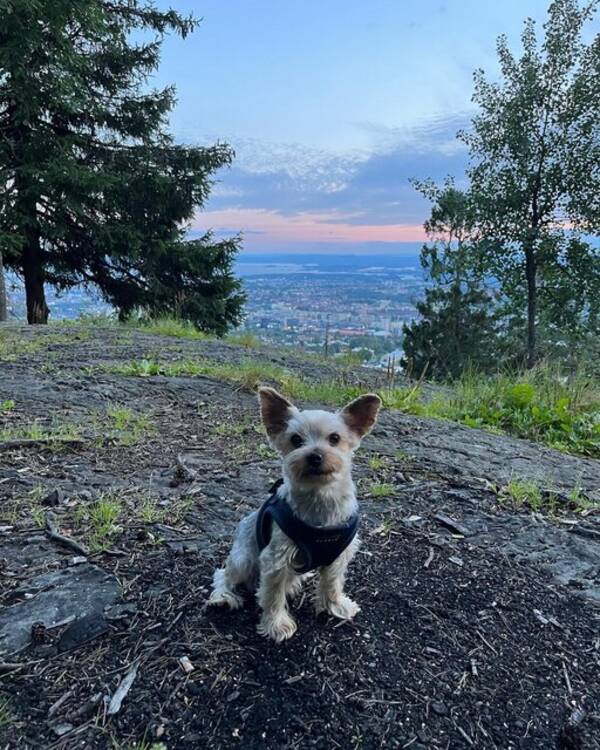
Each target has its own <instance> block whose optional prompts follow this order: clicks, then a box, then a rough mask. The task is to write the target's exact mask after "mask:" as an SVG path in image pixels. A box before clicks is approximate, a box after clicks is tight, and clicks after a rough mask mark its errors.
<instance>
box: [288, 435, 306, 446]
mask: <svg viewBox="0 0 600 750" xmlns="http://www.w3.org/2000/svg"><path fill="white" fill-rule="evenodd" d="M290 443H291V444H292V445H293V446H294V448H299V447H300V446H301V445H302V444H303V443H304V440H303V439H302V435H298V434H295V435H292V437H291V438H290Z"/></svg>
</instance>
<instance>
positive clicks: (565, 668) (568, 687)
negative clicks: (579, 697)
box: [562, 661, 573, 695]
mask: <svg viewBox="0 0 600 750" xmlns="http://www.w3.org/2000/svg"><path fill="white" fill-rule="evenodd" d="M562 666H563V673H564V675H565V682H566V683H567V690H568V691H569V695H573V688H572V687H571V680H570V679H569V673H568V672H567V665H566V663H565V662H564V661H563V663H562Z"/></svg>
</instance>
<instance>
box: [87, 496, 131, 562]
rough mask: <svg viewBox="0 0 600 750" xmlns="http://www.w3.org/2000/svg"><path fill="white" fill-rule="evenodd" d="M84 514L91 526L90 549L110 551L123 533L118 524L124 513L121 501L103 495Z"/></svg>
mask: <svg viewBox="0 0 600 750" xmlns="http://www.w3.org/2000/svg"><path fill="white" fill-rule="evenodd" d="M84 512H85V513H86V515H87V521H88V523H89V524H90V549H91V550H93V551H94V552H101V551H103V550H105V549H108V548H109V547H110V545H111V543H112V540H113V538H114V537H115V536H116V535H117V534H119V533H121V531H122V529H121V526H119V524H118V523H117V521H118V520H119V518H120V516H121V513H122V506H121V503H120V501H119V500H118V498H116V497H114V496H112V495H108V494H107V495H103V496H102V497H100V498H98V500H96V502H95V503H93V504H92V505H91V506H90V507H89V508H87V509H86V510H85V511H84Z"/></svg>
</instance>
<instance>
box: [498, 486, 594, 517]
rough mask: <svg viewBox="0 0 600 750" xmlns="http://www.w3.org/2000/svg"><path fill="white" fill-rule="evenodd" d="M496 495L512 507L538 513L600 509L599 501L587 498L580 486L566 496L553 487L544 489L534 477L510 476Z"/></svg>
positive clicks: (583, 511)
mask: <svg viewBox="0 0 600 750" xmlns="http://www.w3.org/2000/svg"><path fill="white" fill-rule="evenodd" d="M498 496H499V499H500V502H501V503H502V504H506V503H509V504H510V505H511V506H512V507H513V508H529V509H530V510H532V511H534V512H536V513H539V512H541V511H545V512H547V513H549V514H550V515H556V514H557V513H558V511H559V510H572V511H574V512H575V513H583V514H587V513H589V512H590V511H597V510H600V503H598V502H594V501H592V500H589V499H588V498H587V497H586V496H585V494H584V492H583V490H582V489H581V487H574V488H573V489H572V490H571V491H570V492H569V493H567V495H566V497H565V495H564V494H563V493H558V492H557V491H556V490H553V489H546V488H543V487H542V486H541V484H540V483H539V482H538V481H537V480H535V479H528V478H523V477H512V478H511V480H510V481H509V482H508V484H507V485H506V486H505V487H502V488H501V489H500V490H499V492H498Z"/></svg>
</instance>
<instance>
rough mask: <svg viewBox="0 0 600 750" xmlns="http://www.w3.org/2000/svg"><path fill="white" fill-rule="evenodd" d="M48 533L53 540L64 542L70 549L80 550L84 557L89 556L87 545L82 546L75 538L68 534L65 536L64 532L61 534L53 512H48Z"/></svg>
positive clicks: (59, 542)
mask: <svg viewBox="0 0 600 750" xmlns="http://www.w3.org/2000/svg"><path fill="white" fill-rule="evenodd" d="M46 534H47V535H48V537H49V538H50V539H52V540H53V541H55V542H58V544H62V545H63V546H65V547H69V549H72V550H74V551H75V552H78V553H79V554H80V555H83V556H84V557H87V556H88V554H89V553H88V551H87V550H86V549H85V547H82V546H81V545H80V544H78V543H77V542H76V541H75V540H74V539H71V538H70V537H68V536H64V535H63V534H59V532H58V529H57V528H56V521H55V519H54V515H53V514H52V513H46Z"/></svg>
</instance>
